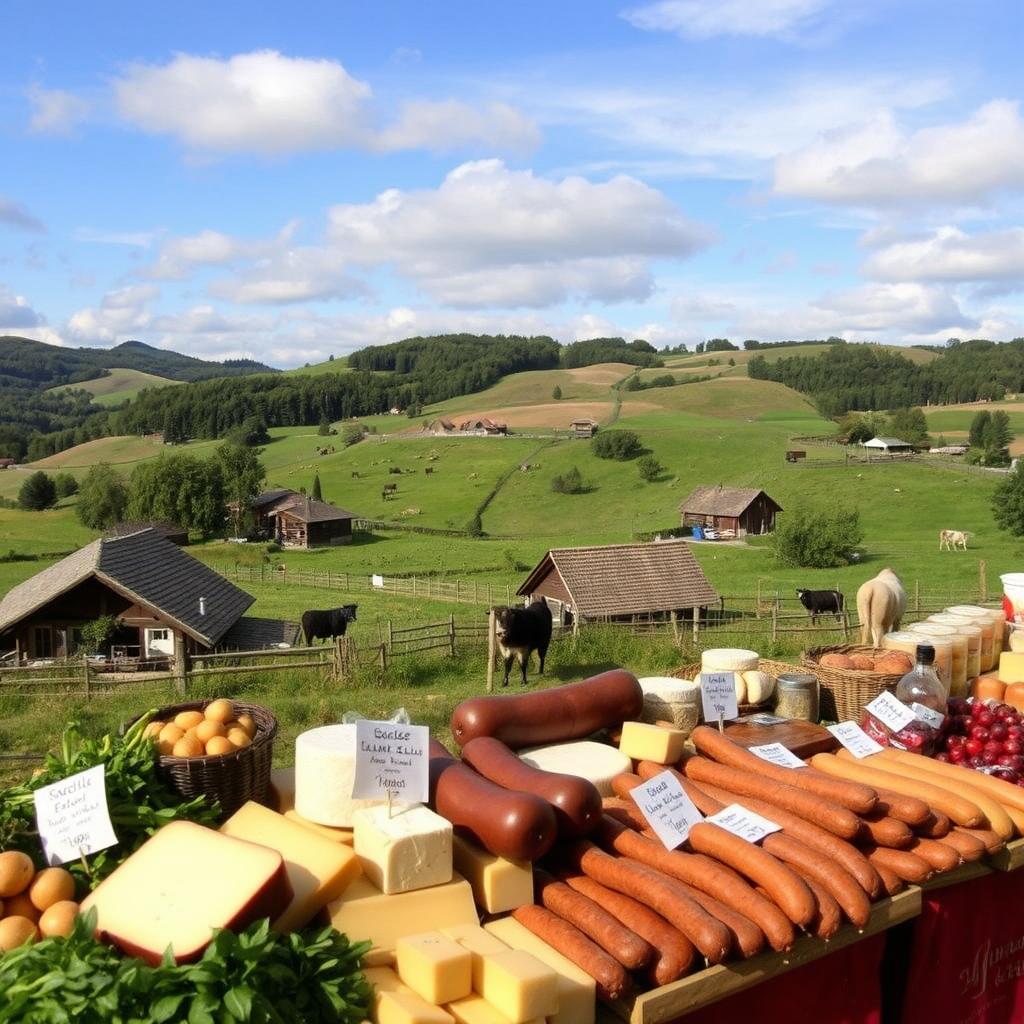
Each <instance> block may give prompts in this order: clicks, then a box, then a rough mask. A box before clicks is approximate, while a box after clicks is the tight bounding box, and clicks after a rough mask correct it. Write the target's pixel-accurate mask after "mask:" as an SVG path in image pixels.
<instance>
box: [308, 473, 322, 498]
mask: <svg viewBox="0 0 1024 1024" xmlns="http://www.w3.org/2000/svg"><path fill="white" fill-rule="evenodd" d="M310 497H311V498H312V499H313V500H314V501H323V500H324V496H323V493H322V492H321V490H320V474H319V473H316V474H315V475H314V476H313V490H312V491H311V492H310Z"/></svg>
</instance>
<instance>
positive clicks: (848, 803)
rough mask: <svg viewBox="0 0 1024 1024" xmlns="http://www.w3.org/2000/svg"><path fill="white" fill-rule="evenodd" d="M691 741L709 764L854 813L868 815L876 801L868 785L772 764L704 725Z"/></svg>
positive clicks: (876, 796)
mask: <svg viewBox="0 0 1024 1024" xmlns="http://www.w3.org/2000/svg"><path fill="white" fill-rule="evenodd" d="M690 739H691V740H692V741H693V745H694V746H695V747H696V748H697V750H698V751H699V752H700V753H701V754H704V755H706V756H707V757H709V758H711V760H712V761H717V762H718V763H719V764H725V765H729V766H730V767H732V768H742V769H744V770H745V771H748V772H753V773H754V774H755V775H762V776H764V777H765V778H769V779H774V780H775V781H776V782H781V783H783V784H784V785H788V786H795V787H796V788H797V789H804V790H806V791H807V792H808V793H814V794H815V795H816V796H820V797H822V798H823V799H825V800H831V801H832V802H833V803H836V804H839V805H840V806H841V807H847V808H849V809H850V810H851V811H853V813H854V814H870V813H871V811H872V810H873V809H874V806H875V804H876V803H877V802H878V794H877V793H876V792H875V791H874V790H873V789H871V787H870V786H862V785H860V784H859V783H857V782H846V781H844V780H842V779H834V778H831V777H829V776H828V775H822V774H820V773H819V772H816V771H814V770H813V769H811V770H810V771H808V770H807V769H806V768H784V767H783V766H782V765H778V764H772V763H771V762H770V761H765V760H763V759H762V758H760V757H758V756H757V755H756V754H751V753H750V751H749V750H747V749H746V747H742V746H740V745H739V744H738V743H734V742H733V741H732V740H731V739H729V737H728V736H726V735H725V734H724V733H720V732H719V731H718V730H717V729H711V728H709V727H708V726H706V725H698V726H697V728H696V729H694V730H693V732H692V733H691V734H690Z"/></svg>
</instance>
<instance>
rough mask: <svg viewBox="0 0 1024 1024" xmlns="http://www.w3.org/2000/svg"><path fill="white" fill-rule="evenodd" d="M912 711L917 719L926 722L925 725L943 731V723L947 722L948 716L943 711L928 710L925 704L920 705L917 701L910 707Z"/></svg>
mask: <svg viewBox="0 0 1024 1024" xmlns="http://www.w3.org/2000/svg"><path fill="white" fill-rule="evenodd" d="M910 710H911V711H913V712H914V717H915V718H917V719H918V720H919V721H922V722H924V724H925V725H930V726H931V727H932V728H933V729H941V728H942V723H943V722H944V721H945V720H946V716H945V715H944V714H943V713H942V712H941V711H935V710H934V709H933V708H926V707H925V706H924V705H923V704H918V702H917V701H914V703H913V704H911V705H910Z"/></svg>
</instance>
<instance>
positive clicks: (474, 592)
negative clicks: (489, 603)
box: [473, 580, 479, 604]
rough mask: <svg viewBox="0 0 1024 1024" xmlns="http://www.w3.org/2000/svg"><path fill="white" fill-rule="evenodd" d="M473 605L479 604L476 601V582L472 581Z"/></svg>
mask: <svg viewBox="0 0 1024 1024" xmlns="http://www.w3.org/2000/svg"><path fill="white" fill-rule="evenodd" d="M473 604H479V602H478V601H477V599H476V580H473Z"/></svg>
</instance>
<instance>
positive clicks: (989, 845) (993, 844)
mask: <svg viewBox="0 0 1024 1024" xmlns="http://www.w3.org/2000/svg"><path fill="white" fill-rule="evenodd" d="M953 832H958V833H960V834H961V835H965V836H970V837H971V838H972V839H977V840H978V841H979V842H980V843H982V845H983V846H984V847H985V852H986V853H998V852H999V851H1000V850H1001V849H1002V848H1003V847H1004V846H1005V845H1006V844H1005V843H1004V842H1003V839H1002V836H997V835H996V834H995V832H993V831H992V830H991V829H987V828H960V826H959V825H958V826H957V827H956V828H955V829H953ZM953 832H950V835H952V834H953ZM947 838H948V837H947Z"/></svg>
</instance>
